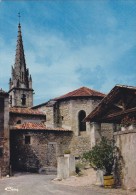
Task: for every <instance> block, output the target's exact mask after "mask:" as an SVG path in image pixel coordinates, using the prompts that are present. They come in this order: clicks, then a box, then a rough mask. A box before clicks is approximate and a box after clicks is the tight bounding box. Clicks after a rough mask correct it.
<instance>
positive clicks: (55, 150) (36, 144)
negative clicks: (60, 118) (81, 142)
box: [11, 130, 72, 171]
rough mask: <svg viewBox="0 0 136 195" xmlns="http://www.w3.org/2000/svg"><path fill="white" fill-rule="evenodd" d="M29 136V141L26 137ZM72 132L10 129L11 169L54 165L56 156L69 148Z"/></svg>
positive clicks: (31, 168) (34, 169)
mask: <svg viewBox="0 0 136 195" xmlns="http://www.w3.org/2000/svg"><path fill="white" fill-rule="evenodd" d="M27 136H30V140H29V141H30V143H26V140H25V139H26V137H27ZM71 139H72V132H63V131H61V132H59V131H42V130H39V131H26V130H25V131H23V130H22V131H21V130H18V131H16V130H12V131H11V150H12V154H11V163H12V168H13V170H15V169H17V170H20V171H38V170H39V168H41V167H48V166H51V167H56V166H57V157H58V156H61V155H63V154H64V151H65V150H68V149H69V145H70V142H71Z"/></svg>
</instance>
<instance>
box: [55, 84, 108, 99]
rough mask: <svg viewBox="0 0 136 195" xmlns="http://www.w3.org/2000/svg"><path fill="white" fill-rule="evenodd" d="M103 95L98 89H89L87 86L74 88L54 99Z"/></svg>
mask: <svg viewBox="0 0 136 195" xmlns="http://www.w3.org/2000/svg"><path fill="white" fill-rule="evenodd" d="M94 96H95V97H102V98H103V97H105V94H103V93H100V92H98V91H95V90H92V89H89V88H87V87H81V88H79V89H76V90H74V91H71V92H69V93H67V94H65V95H62V96H60V97H57V98H55V99H54V100H60V99H65V98H70V97H94Z"/></svg>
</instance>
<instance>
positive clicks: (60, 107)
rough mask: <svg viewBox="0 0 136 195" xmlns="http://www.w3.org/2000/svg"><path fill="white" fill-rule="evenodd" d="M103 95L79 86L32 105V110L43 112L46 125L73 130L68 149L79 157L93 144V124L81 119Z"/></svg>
mask: <svg viewBox="0 0 136 195" xmlns="http://www.w3.org/2000/svg"><path fill="white" fill-rule="evenodd" d="M103 97H104V94H102V93H100V92H98V91H94V90H92V89H89V88H87V87H81V88H79V89H77V90H74V91H72V92H69V93H67V94H65V95H63V96H60V97H57V98H54V99H52V100H50V101H49V102H46V103H43V104H40V105H37V106H34V107H33V109H34V110H39V111H42V112H44V113H45V115H46V122H45V124H46V125H47V126H50V127H51V128H54V127H61V128H64V129H69V130H71V131H72V132H73V137H72V140H71V142H70V144H69V147H68V149H69V150H70V151H71V152H72V154H74V155H75V156H77V157H79V155H81V154H82V153H83V152H85V151H87V150H90V149H91V147H92V146H93V145H94V143H93V142H94V135H93V133H92V128H93V126H92V125H90V124H89V123H87V124H86V123H85V122H83V119H84V118H85V117H86V116H87V115H88V114H89V112H90V110H93V109H94V108H95V107H96V105H97V104H98V103H99V102H100V101H101V99H102V98H103Z"/></svg>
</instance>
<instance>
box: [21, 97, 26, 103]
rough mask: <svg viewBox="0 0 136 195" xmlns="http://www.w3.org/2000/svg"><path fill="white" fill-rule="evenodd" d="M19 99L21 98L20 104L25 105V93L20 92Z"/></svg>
mask: <svg viewBox="0 0 136 195" xmlns="http://www.w3.org/2000/svg"><path fill="white" fill-rule="evenodd" d="M21 100H22V105H23V106H24V105H26V95H25V94H22V97H21Z"/></svg>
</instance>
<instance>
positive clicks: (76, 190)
mask: <svg viewBox="0 0 136 195" xmlns="http://www.w3.org/2000/svg"><path fill="white" fill-rule="evenodd" d="M55 177H56V176H51V175H50V176H49V175H39V174H16V175H15V176H14V177H11V178H3V179H1V180H0V195H128V193H127V192H125V193H124V192H123V193H120V192H119V191H118V190H109V189H107V190H106V189H102V188H98V187H97V188H96V187H93V186H89V187H73V186H66V185H61V184H56V183H55V182H52V179H53V178H55Z"/></svg>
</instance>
